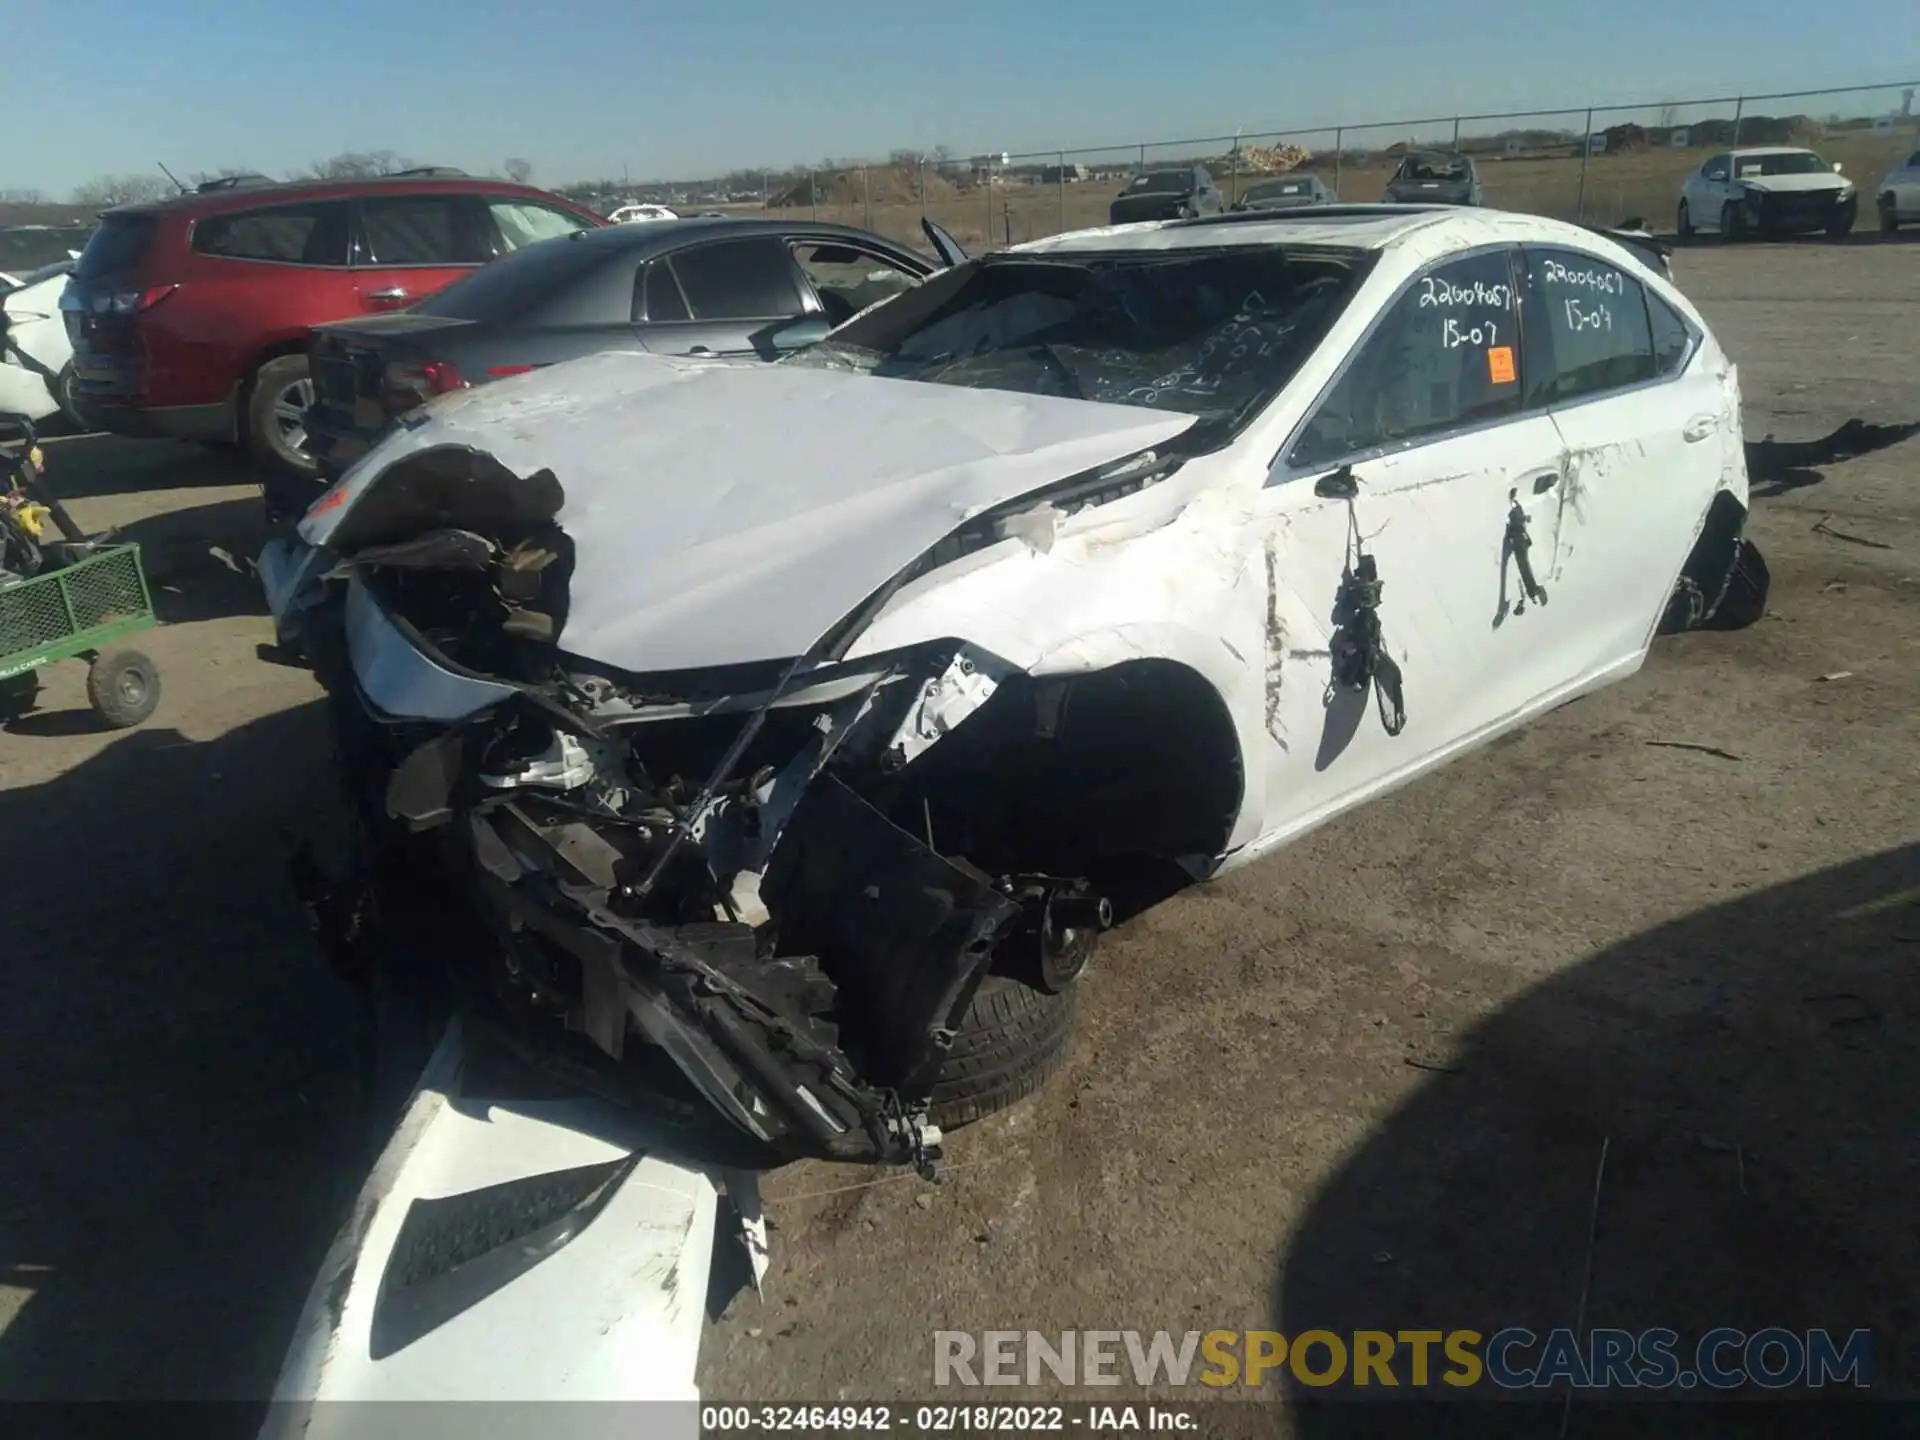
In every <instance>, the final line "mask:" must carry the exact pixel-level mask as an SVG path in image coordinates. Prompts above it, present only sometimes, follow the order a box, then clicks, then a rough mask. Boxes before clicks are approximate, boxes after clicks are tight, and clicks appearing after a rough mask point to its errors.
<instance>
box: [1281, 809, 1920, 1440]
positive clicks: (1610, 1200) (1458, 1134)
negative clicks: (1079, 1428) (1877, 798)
mask: <svg viewBox="0 0 1920 1440" xmlns="http://www.w3.org/2000/svg"><path fill="white" fill-rule="evenodd" d="M1916 962H1920V845H1912V846H1906V847H1903V848H1901V849H1898V850H1894V851H1890V852H1887V853H1884V854H1880V855H1876V856H1873V857H1871V858H1868V859H1864V860H1860V861H1857V862H1854V863H1851V864H1848V865H1845V866H1841V867H1839V868H1837V869H1833V870H1827V871H1823V872H1820V873H1817V874H1814V875H1809V876H1806V877H1804V878H1802V879H1799V880H1796V881H1793V882H1790V883H1788V884H1785V885H1780V886H1777V887H1774V888H1771V889H1767V890H1763V891H1759V892H1757V893H1754V894H1750V895H1747V896H1745V897H1743V898H1741V899H1739V900H1735V901H1732V902H1729V903H1727V904H1725V905H1720V906H1715V907H1714V908H1712V909H1709V910H1703V911H1700V912H1698V913H1695V914H1692V915H1689V916H1686V917H1685V918H1683V919H1680V920H1677V921H1675V922H1673V923H1671V924H1668V925H1665V926H1662V927H1660V928H1658V929H1655V930H1652V931H1649V932H1646V933H1644V934H1641V935H1638V936H1636V937H1634V938H1633V939H1631V940H1628V941H1626V942H1624V943H1622V944H1620V945H1617V946H1615V947H1613V948H1612V949H1609V950H1607V951H1605V952H1603V953H1601V954H1599V955H1596V956H1594V957H1593V958H1592V959H1590V960H1588V961H1586V962H1585V963H1584V964H1582V965H1580V966H1579V967H1578V968H1576V969H1573V970H1571V971H1569V972H1567V973H1566V974H1564V975H1563V976H1560V977H1558V978H1555V979H1553V980H1551V981H1549V982H1547V983H1545V984H1543V985H1540V986H1539V987H1538V988H1536V989H1535V990H1533V991H1531V992H1530V993H1528V994H1527V995H1526V996H1525V997H1524V998H1523V999H1521V1000H1520V1001H1518V1002H1517V1003H1515V1004H1513V1005H1511V1006H1509V1007H1508V1008H1506V1009H1505V1010H1504V1011H1502V1012H1501V1013H1499V1014H1498V1015H1496V1016H1494V1017H1493V1018H1492V1019H1490V1020H1488V1021H1486V1022H1485V1023H1484V1024H1482V1025H1480V1026H1479V1027H1478V1028H1477V1029H1476V1030H1474V1031H1473V1032H1472V1033H1471V1034H1469V1035H1468V1036H1466V1037H1465V1038H1464V1040H1463V1042H1462V1043H1461V1044H1460V1046H1459V1049H1458V1053H1457V1055H1456V1056H1455V1057H1454V1058H1453V1059H1451V1060H1450V1061H1449V1062H1448V1064H1449V1065H1450V1067H1451V1068H1452V1070H1453V1072H1454V1073H1436V1074H1435V1075H1434V1076H1433V1078H1432V1080H1431V1082H1430V1083H1428V1084H1427V1085H1426V1086H1425V1087H1424V1088H1423V1089H1422V1090H1421V1091H1420V1093H1419V1094H1418V1096H1417V1097H1416V1098H1415V1099H1414V1100H1412V1101H1411V1102H1410V1103H1408V1104H1407V1105H1406V1106H1404V1107H1403V1108H1402V1109H1401V1110H1400V1111H1399V1112H1398V1113H1396V1114H1395V1115H1394V1116H1393V1117H1392V1118H1391V1119H1390V1120H1389V1121H1388V1122H1386V1123H1385V1124H1384V1125H1382V1126H1380V1127H1379V1128H1377V1129H1376V1130H1375V1131H1374V1133H1373V1134H1372V1135H1371V1136H1370V1137H1369V1138H1368V1139H1367V1140H1366V1141H1365V1142H1364V1143H1363V1144H1362V1145H1361V1147H1360V1148H1359V1149H1358V1150H1357V1151H1356V1152H1355V1153H1354V1155H1353V1156H1352V1158H1351V1159H1350V1160H1349V1161H1348V1162H1347V1164H1346V1165H1345V1166H1344V1167H1343V1168H1342V1169H1341V1171H1340V1172H1339V1174H1338V1175H1337V1176H1336V1177H1335V1178H1334V1179H1333V1180H1332V1181H1331V1182H1330V1183H1329V1184H1328V1186H1327V1187H1326V1188H1325V1189H1324V1190H1323V1191H1322V1192H1321V1193H1320V1194H1319V1195H1318V1196H1317V1197H1316V1200H1315V1202H1314V1204H1313V1206H1312V1207H1311V1209H1310V1212H1309V1214H1308V1215H1307V1217H1306V1218H1305V1220H1304V1222H1303V1223H1302V1224H1301V1225H1299V1226H1298V1227H1297V1228H1296V1229H1295V1231H1294V1232H1293V1235H1292V1237H1291V1239H1290V1241H1289V1244H1288V1250H1287V1258H1286V1260H1285V1262H1284V1267H1283V1271H1282V1274H1281V1276H1280V1280H1279V1286H1278V1292H1277V1309H1278V1314H1279V1320H1278V1325H1279V1328H1280V1329H1281V1330H1282V1331H1283V1332H1285V1333H1286V1334H1288V1335H1296V1334H1298V1333H1299V1332H1300V1331H1302V1330H1307V1329H1325V1330H1332V1331H1334V1332H1335V1333H1336V1334H1337V1333H1340V1332H1342V1331H1351V1330H1354V1329H1384V1330H1389V1331H1394V1330H1404V1329H1413V1328H1430V1329H1435V1330H1450V1329H1458V1328H1462V1327H1464V1328H1470V1329H1474V1330H1478V1331H1480V1332H1482V1334H1486V1335H1490V1334H1491V1333H1492V1332H1494V1331H1497V1330H1499V1329H1500V1328H1502V1327H1504V1326H1509V1325H1521V1326H1525V1327H1527V1328H1529V1329H1531V1330H1533V1331H1535V1332H1536V1333H1538V1334H1541V1335H1544V1334H1545V1333H1546V1332H1548V1331H1550V1330H1552V1329H1553V1328H1555V1327H1557V1326H1566V1327H1572V1326H1574V1324H1575V1322H1576V1316H1577V1315H1578V1313H1579V1310H1580V1303H1581V1292H1582V1288H1583V1283H1584V1282H1585V1279H1586V1276H1587V1274H1588V1266H1589V1253H1591V1259H1590V1263H1591V1288H1590V1292H1589V1296H1588V1299H1587V1302H1586V1310H1585V1320H1586V1325H1587V1326H1588V1327H1589V1328H1591V1327H1596V1326H1607V1327H1620V1328H1623V1329H1627V1330H1631V1331H1640V1330H1643V1329H1645V1328H1647V1327H1651V1326H1667V1327H1670V1328H1672V1329H1675V1330H1677V1331H1679V1332H1680V1334H1681V1336H1682V1337H1686V1338H1684V1339H1683V1341H1682V1344H1681V1347H1680V1352H1679V1353H1680V1355H1681V1356H1682V1358H1683V1360H1685V1361H1690V1360H1691V1351H1690V1349H1688V1348H1687V1347H1688V1345H1689V1344H1690V1342H1691V1340H1693V1339H1697V1338H1698V1337H1699V1336H1700V1335H1702V1334H1703V1333H1704V1332H1706V1331H1708V1330H1711V1329H1712V1328H1714V1327H1716V1326H1723V1325H1725V1326H1736V1327H1739V1328H1741V1329H1743V1330H1747V1331H1754V1330H1759V1329H1762V1328H1764V1327H1767V1326H1774V1325H1778V1326H1785V1327H1787V1328H1789V1329H1792V1330H1797V1331H1801V1332H1804V1331H1805V1330H1806V1329H1808V1328H1809V1327H1826V1328H1827V1329H1829V1330H1832V1331H1835V1332H1838V1333H1839V1334H1840V1335H1841V1337H1842V1338H1844V1336H1845V1335H1846V1334H1847V1333H1848V1332H1850V1331H1852V1330H1854V1329H1856V1328H1866V1329H1869V1330H1871V1331H1872V1332H1873V1340H1872V1383H1873V1387H1874V1398H1876V1399H1889V1398H1896V1397H1898V1398H1905V1399H1907V1400H1909V1401H1911V1400H1912V1398H1913V1396H1914V1393H1915V1389H1916V1386H1915V1380H1916V1370H1915V1366H1914V1355H1913V1346H1914V1339H1915V1327H1916V1321H1917V1320H1920V1299H1917V1298H1916V1297H1920V1225H1916V1224H1915V1221H1914V1214H1915V1207H1914V1194H1915V1182H1916V1180H1920V1118H1916V1114H1915V1111H1914V1106H1913V1096H1914V1095H1915V1093H1916V1092H1917V1091H1920V964H1916ZM1603 1144H1605V1146H1606V1161H1605V1169H1604V1174H1603V1175H1601V1177H1600V1185H1599V1201H1598V1209H1597V1214H1598V1221H1597V1225H1596V1224H1595V1223H1594V1219H1593V1217H1594V1215H1595V1213H1596V1211H1595V1200H1594V1195H1595V1179H1596V1174H1598V1173H1599V1171H1600V1159H1601V1147H1602V1145H1603ZM1590 1227H1591V1229H1590ZM1590 1233H1591V1235H1592V1244H1591V1252H1589V1234H1590ZM1538 1355H1539V1351H1538V1349H1537V1348H1536V1349H1535V1350H1533V1351H1530V1352H1529V1351H1522V1352H1519V1357H1518V1358H1519V1359H1521V1360H1523V1361H1525V1360H1528V1359H1530V1358H1531V1359H1537V1358H1538ZM1437 1360H1438V1356H1437V1355H1436V1361H1437ZM1324 1363H1325V1357H1324V1355H1322V1356H1320V1357H1319V1359H1318V1360H1317V1361H1316V1364H1318V1365H1322V1366H1323V1365H1324ZM1408 1363H1409V1362H1408V1361H1407V1360H1406V1359H1405V1356H1404V1352H1403V1356H1402V1360H1401V1368H1402V1372H1403V1381H1402V1383H1403V1384H1404V1383H1405V1378H1404V1376H1405V1370H1406V1366H1407V1364H1408ZM1441 1368H1442V1367H1441V1366H1440V1365H1439V1364H1438V1363H1436V1365H1435V1367H1434V1371H1433V1374H1434V1376H1435V1377H1436V1378H1437V1376H1438V1375H1439V1373H1440V1371H1441ZM1434 1390H1435V1391H1437V1392H1445V1390H1446V1387H1444V1386H1439V1385H1435V1386H1434ZM1382 1393H1383V1392H1381V1390H1380V1389H1379V1388H1378V1386H1377V1385H1376V1386H1374V1387H1373V1388H1371V1389H1370V1390H1367V1391H1360V1392H1353V1391H1348V1392H1347V1393H1346V1395H1345V1396H1342V1397H1340V1399H1339V1400H1336V1401H1334V1402H1333V1403H1326V1404H1320V1405H1316V1406H1315V1407H1314V1408H1312V1409H1310V1410H1307V1411H1304V1412H1303V1413H1302V1416H1301V1428H1300V1431H1299V1433H1300V1434H1302V1435H1304V1436H1309V1437H1316V1440H1318V1437H1347V1436H1360V1435H1375V1434H1380V1433H1385V1430H1386V1429H1387V1428H1388V1427H1391V1428H1392V1429H1393V1430H1395V1431H1400V1430H1403V1429H1404V1430H1405V1432H1406V1433H1420V1434H1429V1435H1431V1434H1440V1433H1447V1434H1452V1433H1461V1434H1485V1433H1494V1432H1495V1431H1497V1432H1498V1433H1515V1432H1514V1431H1510V1430H1509V1427H1508V1422H1518V1421H1520V1420H1521V1418H1522V1415H1523V1413H1524V1415H1525V1416H1526V1420H1527V1423H1526V1424H1525V1425H1524V1427H1516V1428H1524V1429H1525V1430H1526V1431H1527V1433H1534V1434H1552V1433H1554V1432H1555V1430H1556V1428H1557V1425H1558V1422H1559V1420H1560V1413H1559V1412H1560V1406H1561V1405H1562V1404H1563V1403H1564V1400H1563V1396H1564V1387H1562V1389H1561V1390H1558V1391H1556V1392H1555V1393H1553V1394H1552V1396H1551V1405H1550V1407H1549V1408H1550V1412H1551V1413H1550V1415H1547V1416H1542V1415H1540V1414H1538V1413H1534V1412H1531V1411H1527V1412H1521V1411H1519V1410H1518V1409H1517V1408H1504V1409H1501V1410H1496V1411H1495V1412H1494V1413H1493V1414H1492V1415H1490V1414H1489V1413H1488V1412H1487V1410H1486V1409H1485V1408H1484V1407H1481V1406H1478V1405H1475V1406H1472V1407H1465V1406H1455V1407H1451V1408H1450V1409H1449V1408H1448V1407H1435V1406H1431V1405H1426V1406H1412V1405H1405V1406H1387V1407H1382V1406H1379V1405H1375V1404H1370V1403H1366V1401H1365V1399H1363V1398H1362V1397H1364V1396H1369V1395H1370V1396H1373V1397H1381V1396H1382ZM1402 1393H1404V1391H1403V1392H1402ZM1454 1393H1455V1395H1456V1397H1457V1394H1458V1392H1454ZM1477 1393H1478V1394H1480V1395H1484V1394H1485V1391H1484V1390H1482V1391H1481V1392H1477ZM1800 1393H1801V1396H1802V1397H1803V1399H1804V1397H1805V1394H1806V1392H1804V1391H1802V1392H1800ZM1333 1394H1335V1392H1333V1391H1329V1390H1318V1389H1315V1390H1302V1391H1299V1392H1297V1395H1296V1398H1299V1399H1303V1400H1309V1399H1310V1400H1320V1399H1323V1398H1325V1397H1327V1396H1329V1395H1333ZM1343 1402H1344V1403H1343ZM1786 1408H1789V1409H1790V1408H1791V1407H1786ZM1875 1408H1876V1410H1877V1411H1879V1417H1878V1418H1880V1419H1882V1420H1888V1419H1891V1418H1893V1417H1894V1416H1895V1415H1897V1414H1900V1413H1902V1412H1904V1413H1905V1414H1906V1415H1907V1417H1908V1418H1911V1413H1912V1411H1911V1406H1907V1407H1901V1410H1899V1411H1896V1410H1895V1409H1894V1408H1893V1407H1885V1408H1882V1407H1875ZM1676 1411H1685V1412H1689V1413H1687V1414H1683V1415H1680V1416H1676V1415H1675V1414H1674V1412H1676ZM1437 1412H1438V1413H1437ZM1633 1413H1634V1412H1632V1411H1631V1410H1630V1412H1629V1414H1630V1416H1631V1415H1632V1414H1633ZM1637 1413H1638V1414H1639V1415H1640V1416H1641V1417H1643V1418H1648V1419H1652V1418H1658V1419H1660V1420H1662V1421H1664V1422H1672V1423H1674V1424H1676V1425H1677V1426H1678V1429H1679V1431H1680V1432H1681V1433H1698V1434H1717V1433H1724V1432H1723V1430H1722V1428H1721V1425H1720V1424H1719V1423H1718V1421H1716V1423H1714V1424H1711V1425H1708V1424H1704V1423H1702V1419H1701V1412H1700V1411H1699V1410H1698V1409H1697V1408H1694V1407H1691V1406H1688V1405H1684V1404H1682V1405H1673V1406H1668V1407H1662V1412H1661V1413H1660V1414H1659V1415H1658V1416H1650V1415H1649V1414H1648V1412H1647V1411H1646V1410H1645V1408H1644V1407H1643V1408H1642V1409H1640V1410H1639V1411H1638V1412H1637ZM1742 1413H1743V1414H1744V1416H1745V1419H1746V1420H1747V1421H1749V1422H1752V1423H1753V1424H1754V1425H1756V1426H1759V1427H1760V1428H1759V1429H1757V1430H1754V1431H1753V1432H1751V1433H1804V1434H1814V1433H1838V1432H1837V1431H1832V1430H1828V1429H1823V1428H1822V1427H1820V1426H1814V1428H1806V1427H1807V1426H1809V1425H1812V1424H1813V1417H1812V1414H1811V1413H1810V1410H1809V1408H1808V1407H1807V1406H1806V1405H1804V1404H1803V1405H1802V1407H1801V1409H1800V1411H1799V1414H1798V1418H1797V1419H1796V1418H1794V1417H1792V1416H1791V1415H1786V1416H1783V1415H1782V1414H1781V1413H1780V1412H1779V1411H1778V1410H1776V1408H1775V1407H1755V1406H1751V1405H1749V1406H1745V1407H1742ZM1583 1416H1584V1417H1585V1423H1583ZM1443 1417H1444V1418H1443ZM1611 1421H1612V1423H1613V1424H1614V1425H1616V1426H1617V1424H1618V1421H1619V1416H1618V1415H1617V1414H1616V1415H1615V1416H1613V1417H1611ZM1454 1422H1458V1425H1457V1426H1456V1424H1455V1423H1454ZM1495 1422H1497V1423H1495ZM1602 1422H1603V1417H1602V1415H1601V1412H1600V1407H1599V1404H1598V1401H1597V1400H1595V1399H1594V1398H1593V1397H1591V1396H1582V1397H1580V1398H1578V1399H1576V1400H1575V1402H1574V1404H1573V1409H1572V1424H1571V1426H1570V1427H1569V1429H1568V1430H1567V1432H1566V1433H1568V1434H1572V1435H1581V1434H1595V1433H1601V1431H1602V1430H1603V1429H1605V1428H1606V1427H1605V1425H1604V1424H1603V1423H1602ZM1775 1427H1783V1428H1777V1430H1776V1428H1775ZM1741 1433H1749V1432H1747V1431H1745V1430H1743V1431H1742V1432H1741Z"/></svg>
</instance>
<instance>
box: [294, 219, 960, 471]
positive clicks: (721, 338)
mask: <svg viewBox="0 0 1920 1440" xmlns="http://www.w3.org/2000/svg"><path fill="white" fill-rule="evenodd" d="M926 228H927V236H928V240H929V241H930V243H931V244H932V245H933V247H934V249H935V250H936V251H937V252H938V253H939V254H940V255H941V257H942V262H943V263H944V264H947V265H951V264H955V263H957V262H958V261H959V260H961V259H964V258H965V256H964V253H963V252H962V251H961V250H960V248H959V246H958V245H956V244H955V243H954V242H953V240H952V239H951V237H949V236H948V235H947V234H946V233H945V232H944V231H942V230H940V228H939V227H938V226H935V225H931V224H929V225H927V227H926ZM939 268H941V265H940V264H937V263H935V262H934V261H931V260H928V259H927V258H926V257H925V256H923V255H920V254H917V253H915V252H914V251H912V250H910V249H908V248H907V247H905V246H903V245H899V244H896V243H894V242H893V241H891V240H885V239H882V238H881V237H880V236H878V235H873V234H870V233H868V232H867V231H864V230H855V229H850V228H848V227H846V226H843V225H825V224H819V223H816V222H811V221H783V220H746V219H729V218H719V219H691V220H663V221H660V222H658V223H656V224H652V225H615V226H609V227H606V228H604V229H598V230H581V231H578V232H576V233H574V234H572V235H568V236H565V237H563V238H561V239H557V240H547V241H543V242H541V243H540V244H537V245H529V246H527V247H525V248H524V249H521V250H516V251H515V252H514V253H513V254H511V255H507V256H504V257H502V258H501V259H499V260H496V261H494V262H493V263H492V264H490V265H487V266H485V267H483V268H482V269H480V270H476V271H475V272H474V273H473V274H471V275H469V276H467V277H466V278H465V279H463V280H458V281H455V282H454V283H453V284H452V285H449V286H448V287H447V288H446V289H444V290H442V291H440V292H439V293H438V294H436V295H433V296H430V297H429V298H427V299H425V300H423V301H421V302H420V303H419V304H417V305H415V306H412V307H411V308H409V309H407V310H402V311H397V312H394V313H392V314H386V315H373V316H364V317H360V318H357V319H353V320H342V321H337V322H335V323H333V324H330V325H319V326H316V327H315V328H314V331H313V338H312V341H311V343H310V346H309V353H310V354H311V356H312V361H313V380H314V400H313V404H312V405H311V407H310V408H309V409H308V410H307V413H306V422H307V435H308V437H309V444H310V446H311V450H312V453H313V454H314V455H315V456H316V457H317V458H318V460H319V464H320V472H321V478H322V482H323V483H326V482H327V481H330V480H331V479H332V478H333V477H335V476H337V475H339V474H340V472H341V471H343V470H344V469H345V468H346V467H347V466H348V465H350V464H352V463H353V461H354V460H356V459H357V458H359V456H361V455H362V454H364V453H365V452H366V451H367V449H368V448H369V447H370V446H371V445H372V444H373V443H374V441H376V440H378V439H379V438H380V436H381V434H382V433H383V432H384V431H385V430H386V429H387V427H388V426H389V425H390V424H391V423H392V422H393V420H394V419H395V417H397V416H399V415H400V414H402V413H404V412H405V411H408V410H411V409H413V408H414V407H416V406H418V405H421V404H423V403H425V402H426V401H428V400H430V399H432V398H433V397H434V396H435V395H441V394H445V393H447V392H448V391H451V390H460V389H465V388H466V387H468V386H470V385H478V384H483V383H485V382H487V381H489V380H497V379H500V378H502V377H504V376H508V375H517V374H520V373H522V372H524V371H527V370H533V369H538V368H539V367H541V366H543V365H552V364H554V363H556V362H558V361H561V360H572V359H575V358H577V357H579V356H582V355H591V354H594V353H596V352H598V351H602V350H615V349H622V348H625V349H644V350H651V351H655V352H657V353H660V354H665V355H714V356H756V357H759V358H761V359H767V360H772V359H777V358H778V357H779V356H781V355H783V354H785V353H787V352H789V351H791V350H795V349H799V348H801V347H803V346H806V345H810V344H813V343H814V342H816V341H818V340H820V339H822V338H823V337H824V336H825V335H826V333H827V331H828V330H829V329H831V328H832V327H833V326H835V325H838V324H840V323H841V322H842V321H843V320H847V319H850V318H851V317H852V316H853V315H855V314H856V313H858V312H859V311H861V310H863V309H865V308H866V307H867V306H869V305H872V304H875V303H877V302H878V301H881V300H885V299H888V298H889V297H891V296H893V295H896V294H898V293H899V292H901V291H902V290H906V289H910V288H911V287H913V286H915V285H918V284H919V283H920V282H921V281H922V280H923V279H925V278H926V277H927V276H928V275H929V274H931V273H933V272H934V271H935V270H937V269H939ZM284 498H285V499H286V500H287V501H290V502H298V501H299V499H300V497H284ZM307 498H311V497H310V496H309V497H307ZM274 508H276V509H277V508H282V507H281V506H280V505H278V504H276V505H275V506H274Z"/></svg>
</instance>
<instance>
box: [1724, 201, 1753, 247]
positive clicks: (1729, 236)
mask: <svg viewBox="0 0 1920 1440" xmlns="http://www.w3.org/2000/svg"><path fill="white" fill-rule="evenodd" d="M1746 234H1747V211H1746V207H1745V206H1744V205H1741V204H1739V203H1737V202H1732V201H1730V202H1728V203H1727V204H1725V205H1722V206H1721V207H1720V238H1721V239H1722V240H1743V239H1745V238H1746Z"/></svg>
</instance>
